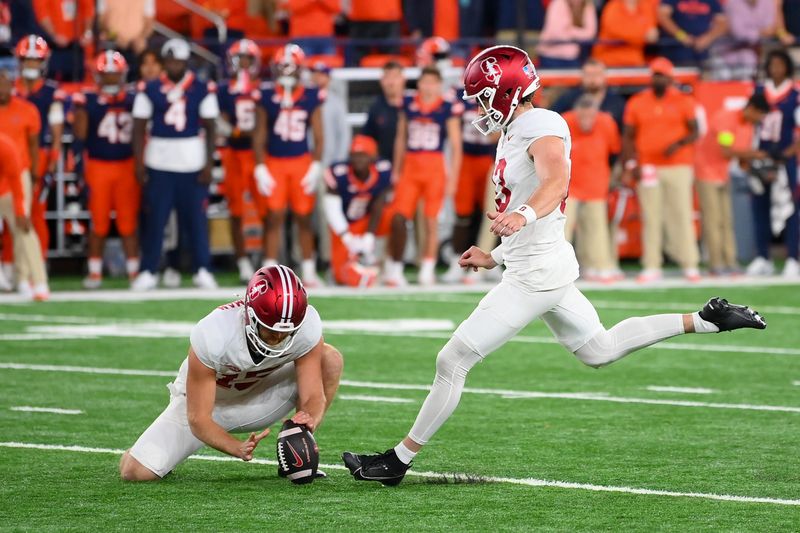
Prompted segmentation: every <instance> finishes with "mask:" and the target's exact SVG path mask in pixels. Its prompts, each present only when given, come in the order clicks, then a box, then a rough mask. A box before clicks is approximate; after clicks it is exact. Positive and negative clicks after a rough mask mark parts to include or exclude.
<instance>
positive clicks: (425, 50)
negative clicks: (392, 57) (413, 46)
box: [417, 37, 450, 68]
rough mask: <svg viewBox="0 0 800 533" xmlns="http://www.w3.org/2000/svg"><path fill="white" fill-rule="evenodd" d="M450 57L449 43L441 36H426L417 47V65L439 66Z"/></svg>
mask: <svg viewBox="0 0 800 533" xmlns="http://www.w3.org/2000/svg"><path fill="white" fill-rule="evenodd" d="M449 59H450V43H448V42H447V41H446V40H445V39H444V38H443V37H428V38H427V39H425V40H424V41H422V44H421V45H420V47H419V48H418V49H417V66H418V67H440V68H441V66H443V65H442V64H441V63H442V62H444V61H449Z"/></svg>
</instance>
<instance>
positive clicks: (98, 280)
mask: <svg viewBox="0 0 800 533" xmlns="http://www.w3.org/2000/svg"><path fill="white" fill-rule="evenodd" d="M101 285H103V276H97V275H92V274H89V275H88V276H86V277H85V278H83V288H84V289H88V290H90V291H93V290H96V289H99V288H100V286H101Z"/></svg>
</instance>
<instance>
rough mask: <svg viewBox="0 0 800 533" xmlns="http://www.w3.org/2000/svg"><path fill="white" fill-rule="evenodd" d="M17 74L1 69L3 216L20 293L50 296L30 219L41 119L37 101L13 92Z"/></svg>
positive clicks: (34, 296) (0, 155)
mask: <svg viewBox="0 0 800 533" xmlns="http://www.w3.org/2000/svg"><path fill="white" fill-rule="evenodd" d="M13 75H14V73H13V72H12V71H10V70H8V69H5V68H3V69H0V133H2V134H3V137H4V140H5V141H6V142H5V143H4V147H3V148H2V150H0V164H2V166H3V174H5V179H4V180H3V181H5V183H6V184H7V187H8V191H9V192H10V193H11V196H10V197H9V198H7V202H2V198H3V195H4V193H3V192H0V204H3V205H2V208H1V209H0V217H3V218H5V220H6V222H7V223H8V224H9V228H10V230H11V234H12V235H13V241H14V244H13V246H14V266H15V268H16V275H17V288H18V291H19V293H20V294H21V295H23V296H24V297H26V298H31V299H35V300H46V299H47V298H48V297H49V296H50V289H49V288H48V286H47V273H46V271H45V268H44V259H43V258H42V249H41V247H40V245H39V238H38V237H37V236H36V232H35V231H33V230H32V227H31V222H30V212H31V201H32V197H33V183H32V180H31V174H30V168H31V163H32V162H33V163H35V162H36V156H37V154H38V151H39V146H38V145H39V128H41V123H40V121H39V112H38V111H37V110H36V107H35V106H34V105H33V104H31V103H30V102H27V101H25V100H23V99H22V98H17V97H16V96H13V95H12V88H13V79H12V78H13ZM0 190H2V189H1V188H0ZM20 193H21V194H22V199H23V201H24V203H22V204H20ZM5 242H6V243H7V242H8V241H5ZM4 246H5V245H4Z"/></svg>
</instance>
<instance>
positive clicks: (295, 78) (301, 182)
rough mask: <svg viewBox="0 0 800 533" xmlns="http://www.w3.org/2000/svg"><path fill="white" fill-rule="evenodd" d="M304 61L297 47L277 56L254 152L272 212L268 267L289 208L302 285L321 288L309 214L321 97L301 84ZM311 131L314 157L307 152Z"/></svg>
mask: <svg viewBox="0 0 800 533" xmlns="http://www.w3.org/2000/svg"><path fill="white" fill-rule="evenodd" d="M304 62H305V54H304V53H303V50H301V49H300V47H299V46H297V45H296V44H287V45H286V46H284V47H282V48H280V49H279V50H278V51H277V52H276V53H275V57H274V59H273V63H272V71H273V76H274V79H275V81H276V83H275V84H272V83H267V84H264V86H263V87H262V90H261V102H260V105H259V106H258V107H257V108H256V131H255V134H254V135H253V151H254V152H255V157H256V163H258V164H257V165H256V169H255V177H256V182H257V183H258V189H259V191H261V193H262V194H264V195H265V196H267V205H268V207H269V214H268V215H267V224H266V231H267V235H266V241H265V246H264V265H265V266H270V265H273V264H276V263H277V261H278V252H279V250H280V246H281V237H282V236H283V233H284V232H283V225H284V223H285V221H286V210H287V209H288V208H291V210H292V213H293V214H294V217H293V218H294V220H295V221H296V223H297V229H298V233H299V237H300V250H301V252H302V256H303V262H302V271H301V276H302V278H303V283H305V284H306V286H308V287H317V286H319V285H321V281H320V279H319V277H318V276H317V272H316V267H315V264H316V261H315V259H314V229H313V225H312V222H311V214H312V212H313V211H314V202H315V200H316V197H317V188H318V186H319V183H320V178H322V173H323V167H322V163H320V159H321V158H322V150H323V145H322V143H323V134H322V100H323V98H322V96H321V95H320V93H319V91H318V90H317V89H315V88H312V87H306V86H305V85H303V84H302V83H301V81H300V74H301V70H302V68H303V63H304ZM309 130H310V131H311V134H312V136H313V140H314V151H313V153H311V152H310V151H309V148H308V132H309ZM265 152H266V157H265V155H264V154H265Z"/></svg>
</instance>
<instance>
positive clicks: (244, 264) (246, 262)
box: [236, 257, 256, 285]
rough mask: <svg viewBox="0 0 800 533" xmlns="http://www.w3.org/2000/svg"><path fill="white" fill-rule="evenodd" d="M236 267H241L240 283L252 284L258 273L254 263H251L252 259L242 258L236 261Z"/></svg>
mask: <svg viewBox="0 0 800 533" xmlns="http://www.w3.org/2000/svg"><path fill="white" fill-rule="evenodd" d="M236 266H237V267H239V281H241V282H242V283H244V284H245V285H246V284H248V283H250V278H252V277H253V274H255V273H256V271H255V269H254V268H253V263H251V262H250V258H248V257H240V258H239V259H237V260H236Z"/></svg>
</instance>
